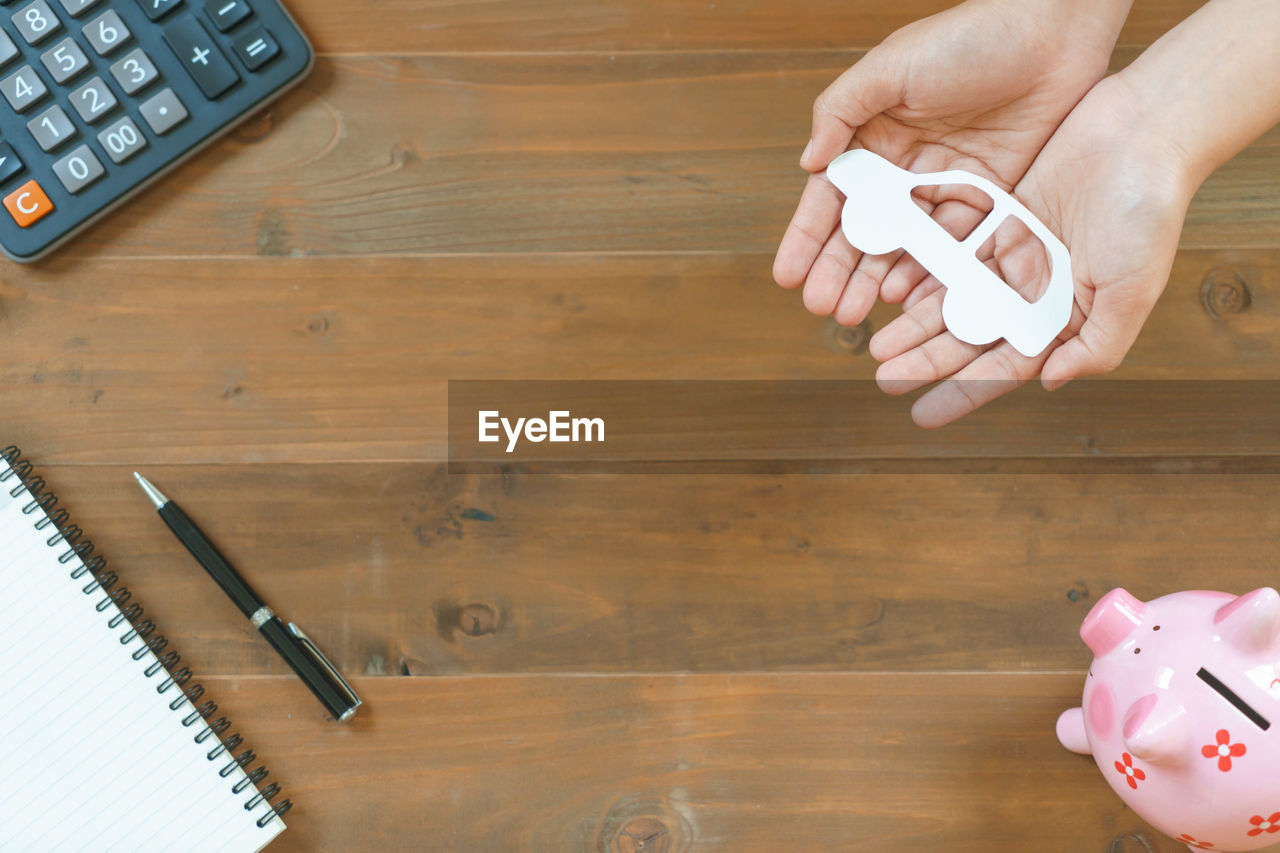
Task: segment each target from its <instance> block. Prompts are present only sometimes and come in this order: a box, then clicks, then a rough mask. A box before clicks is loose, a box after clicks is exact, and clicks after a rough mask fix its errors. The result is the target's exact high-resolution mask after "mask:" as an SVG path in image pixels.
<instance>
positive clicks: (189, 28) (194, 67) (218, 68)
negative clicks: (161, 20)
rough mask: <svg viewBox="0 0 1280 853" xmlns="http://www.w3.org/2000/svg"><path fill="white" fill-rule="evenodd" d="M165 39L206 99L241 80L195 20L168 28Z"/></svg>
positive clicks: (183, 21) (183, 20)
mask: <svg viewBox="0 0 1280 853" xmlns="http://www.w3.org/2000/svg"><path fill="white" fill-rule="evenodd" d="M164 40H165V43H166V44H168V45H169V48H170V49H171V50H172V51H173V54H174V56H176V57H178V59H179V60H180V61H181V62H182V63H183V66H184V67H185V68H186V69H187V72H188V73H189V74H190V75H191V78H192V79H193V80H195V81H196V85H197V86H199V87H200V91H202V92H204V95H205V97H206V98H209V99H213V98H216V97H218V96H219V95H221V94H222V93H223V92H225V91H227V90H228V89H230V88H231V87H232V86H234V85H235V84H236V83H238V82H239V81H240V75H239V74H237V73H236V70H235V69H234V68H232V67H231V63H230V62H228V61H227V58H226V57H225V56H223V55H222V51H221V49H219V47H218V45H217V43H216V42H215V41H214V40H213V37H212V36H211V35H209V31H208V30H206V29H205V28H204V25H203V24H201V23H200V22H199V21H198V20H196V19H195V18H183V19H182V20H180V21H178V22H176V23H174V24H171V25H170V26H168V27H166V28H165V31H164Z"/></svg>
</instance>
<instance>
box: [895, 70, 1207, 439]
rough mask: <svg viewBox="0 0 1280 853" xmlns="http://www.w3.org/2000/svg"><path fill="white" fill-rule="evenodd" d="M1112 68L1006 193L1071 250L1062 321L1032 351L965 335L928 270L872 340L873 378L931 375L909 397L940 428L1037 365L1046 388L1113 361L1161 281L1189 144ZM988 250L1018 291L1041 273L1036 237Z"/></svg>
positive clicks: (1177, 218)
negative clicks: (1166, 131)
mask: <svg viewBox="0 0 1280 853" xmlns="http://www.w3.org/2000/svg"><path fill="white" fill-rule="evenodd" d="M1139 101H1140V98H1138V96H1137V94H1136V93H1135V92H1134V91H1133V89H1132V87H1131V86H1129V84H1128V83H1127V82H1125V80H1124V79H1123V78H1122V77H1120V76H1119V75H1117V76H1115V77H1110V78H1108V79H1107V80H1105V81H1103V82H1102V83H1099V84H1098V85H1097V86H1096V87H1094V89H1093V90H1092V91H1091V92H1089V94H1088V95H1087V96H1086V97H1085V99H1084V100H1083V101H1081V103H1080V105H1079V106H1077V107H1076V108H1075V110H1074V111H1072V113H1071V115H1070V116H1068V117H1067V120H1066V121H1065V122H1063V124H1062V127H1061V128H1060V129H1059V130H1058V131H1057V133H1055V134H1054V136H1053V138H1052V139H1050V140H1049V142H1048V144H1047V145H1045V147H1044V150H1043V151H1042V152H1041V153H1040V156H1039V157H1037V158H1036V160H1035V163H1034V164H1033V165H1032V166H1031V168H1030V170H1028V172H1027V174H1026V176H1025V177H1024V178H1023V179H1022V181H1020V182H1019V184H1018V185H1017V187H1016V189H1015V190H1014V193H1015V194H1016V195H1017V197H1018V199H1019V200H1020V201H1021V202H1022V203H1023V204H1024V205H1026V207H1027V208H1028V209H1029V210H1030V211H1031V212H1032V213H1033V214H1035V215H1036V216H1037V217H1039V218H1040V220H1041V221H1042V222H1043V223H1044V224H1045V225H1046V226H1047V227H1048V228H1049V230H1051V231H1053V232H1054V233H1055V234H1057V235H1059V236H1060V237H1061V238H1062V240H1063V242H1064V243H1066V244H1067V245H1068V246H1069V247H1070V250H1071V265H1072V274H1073V278H1074V285H1075V305H1074V307H1073V309H1072V316H1071V321H1070V323H1069V324H1068V326H1067V328H1066V329H1064V330H1063V332H1062V333H1061V334H1060V335H1059V336H1058V338H1057V339H1056V340H1055V341H1053V342H1052V343H1051V344H1050V345H1049V346H1048V347H1047V348H1046V349H1045V351H1044V352H1042V353H1040V354H1039V355H1037V356H1035V357H1032V358H1029V357H1027V356H1024V355H1022V354H1020V353H1019V352H1018V351H1017V350H1015V349H1014V348H1013V347H1012V346H1011V345H1010V344H1009V343H1008V342H1007V341H998V342H996V343H994V344H990V345H987V346H973V345H971V344H966V343H964V342H962V341H960V340H958V339H957V338H956V337H954V336H953V335H952V334H951V333H950V332H947V331H946V329H945V328H944V326H943V322H942V311H941V308H942V298H943V295H944V293H945V291H944V290H942V289H941V286H940V285H939V284H938V283H937V282H936V280H933V279H929V278H925V279H924V280H922V281H921V282H920V283H919V284H917V285H916V286H915V287H914V289H913V292H912V293H911V294H910V295H909V296H908V299H907V303H908V305H909V307H908V309H907V310H906V312H905V313H904V314H903V315H902V316H900V317H898V318H897V319H895V320H894V321H893V322H891V323H890V324H888V325H887V326H885V327H884V328H883V329H881V330H880V331H879V332H878V333H876V335H875V336H874V337H873V338H872V339H871V344H870V349H871V354H872V356H873V357H874V358H875V359H876V360H878V361H882V362H884V363H883V364H882V365H881V366H880V368H879V370H878V371H877V373H876V380H877V382H878V383H879V384H880V386H881V388H883V389H884V390H885V391H888V392H889V393H894V394H902V393H906V392H908V391H912V390H915V389H916V388H919V387H921V386H923V385H926V384H929V383H931V382H935V381H938V380H946V381H944V382H942V384H940V385H938V386H937V387H935V388H932V389H930V390H929V391H928V392H927V393H925V394H924V395H923V396H922V397H921V398H920V399H919V400H917V401H916V403H915V405H914V406H913V407H912V418H913V420H915V422H916V423H917V424H919V425H920V426H924V427H937V426H942V425H943V424H946V423H949V422H951V421H953V420H955V419H957V418H959V417H962V416H963V415H965V414H968V413H969V412H971V411H973V410H974V409H976V408H978V407H979V406H981V405H983V404H984V403H987V402H989V401H990V400H992V399H995V398H996V397H999V396H1000V395H1002V394H1005V393H1007V392H1009V391H1011V390H1013V389H1014V388H1016V387H1018V386H1019V385H1021V384H1023V383H1024V382H1026V381H1027V380H1028V379H1031V378H1033V377H1034V376H1036V375H1037V374H1040V375H1041V378H1042V382H1043V384H1044V386H1045V387H1046V388H1048V389H1053V388H1056V387H1060V386H1061V385H1063V384H1065V383H1066V382H1067V381H1069V380H1070V379H1073V378H1076V377H1079V376H1086V375H1090V374H1097V373H1105V372H1108V371H1110V370H1113V369H1114V368H1115V367H1117V366H1118V365H1119V364H1120V361H1121V359H1123V357H1124V355H1125V353H1126V352H1128V350H1129V347H1130V346H1132V344H1133V341H1134V340H1135V339H1136V338H1137V336H1138V332H1139V331H1140V329H1141V328H1142V324H1143V323H1144V322H1145V320H1146V318H1147V315H1148V314H1149V313H1150V312H1151V309H1152V307H1153V306H1154V305H1155V303H1156V300H1157V298H1158V297H1159V296H1160V293H1161V292H1162V291H1163V290H1164V286H1165V283H1166V282H1167V280H1168V276H1169V270H1170V268H1171V267H1172V265H1173V257H1174V254H1175V252H1176V250H1177V247H1178V237H1179V235H1180V233H1181V228H1182V221H1183V218H1184V217H1185V215H1186V211H1187V205H1188V203H1189V202H1190V199H1191V196H1192V194H1193V193H1194V191H1195V188H1196V186H1197V183H1198V181H1197V177H1198V173H1197V170H1196V168H1195V164H1193V163H1192V162H1191V159H1190V157H1189V156H1188V154H1187V152H1186V151H1185V150H1184V149H1182V148H1181V147H1180V146H1179V145H1178V144H1176V143H1175V142H1173V141H1172V140H1170V139H1169V138H1168V137H1167V136H1165V135H1162V134H1160V133H1158V132H1156V131H1153V130H1152V129H1151V127H1152V126H1151V125H1150V124H1149V123H1148V122H1147V121H1146V120H1145V118H1144V117H1142V114H1141V111H1140V110H1137V109H1136V108H1135V104H1136V103H1137V102H1139ZM996 236H997V239H996V240H995V241H994V243H995V245H994V251H992V250H990V248H989V250H988V252H987V253H986V257H983V256H982V255H980V256H979V257H980V259H982V260H984V261H986V262H987V263H988V265H990V266H992V268H993V269H995V270H996V271H997V272H998V273H1000V274H1003V275H1004V277H1005V280H1006V281H1009V282H1010V283H1011V284H1012V283H1014V282H1015V281H1017V282H1018V283H1019V285H1020V286H1021V287H1022V288H1025V290H1024V291H1023V295H1024V296H1028V297H1031V296H1034V295H1035V293H1034V291H1037V290H1038V289H1040V288H1042V287H1043V286H1044V283H1045V281H1046V278H1047V268H1046V266H1045V264H1044V260H1043V259H1044V252H1043V249H1042V248H1041V247H1040V245H1039V243H1038V241H1036V240H1035V239H1034V238H1033V239H1030V240H1012V241H1007V242H1005V243H1003V244H1002V243H1001V241H1000V239H999V236H1000V232H999V231H998V232H997V235H996Z"/></svg>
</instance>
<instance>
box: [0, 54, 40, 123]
mask: <svg viewBox="0 0 1280 853" xmlns="http://www.w3.org/2000/svg"><path fill="white" fill-rule="evenodd" d="M0 92H2V93H3V94H4V98H5V100H6V101H8V102H9V106H11V107H13V109H14V111H16V112H20V113H22V112H26V111H27V110H29V109H30V108H31V107H32V106H33V105H34V104H36V103H37V102H38V101H39V100H40V99H41V98H43V97H44V96H45V95H47V94H49V89H48V88H47V87H46V86H45V85H44V81H43V80H41V79H40V75H39V74H37V73H36V70H35V69H34V68H32V67H31V66H30V65H24V66H22V67H21V68H19V69H18V70H17V71H15V72H13V73H12V74H10V75H9V76H8V77H6V78H5V79H4V80H2V81H0Z"/></svg>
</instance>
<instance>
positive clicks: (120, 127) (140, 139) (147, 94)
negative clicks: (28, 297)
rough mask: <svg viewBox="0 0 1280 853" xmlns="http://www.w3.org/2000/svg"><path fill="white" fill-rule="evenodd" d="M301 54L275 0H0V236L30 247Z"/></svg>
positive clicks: (198, 137) (226, 124)
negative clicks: (3, 209)
mask: <svg viewBox="0 0 1280 853" xmlns="http://www.w3.org/2000/svg"><path fill="white" fill-rule="evenodd" d="M312 58H313V53H312V50H311V47H310V45H308V44H307V42H306V39H305V37H304V36H303V35H302V34H301V33H299V32H298V31H297V27H296V25H295V24H294V23H293V21H292V20H291V19H290V18H289V16H288V14H287V13H286V12H285V11H284V10H283V9H282V8H281V6H280V0H0V200H2V201H3V206H4V208H5V211H7V214H6V213H5V212H0V248H2V249H3V250H4V252H5V253H6V254H8V255H9V256H10V257H13V258H16V259H18V260H24V259H31V258H35V257H38V256H40V255H41V254H43V252H44V251H46V250H47V249H48V248H49V247H50V246H52V245H55V244H57V243H58V242H61V240H63V239H65V238H66V237H68V236H69V235H70V234H72V233H74V232H75V231H77V230H79V229H80V228H83V227H85V226H86V225H87V223H89V222H91V221H92V220H93V219H95V218H97V217H98V216H100V215H101V214H102V213H103V212H105V211H106V210H108V209H110V208H112V207H114V206H115V205H116V204H118V203H119V202H120V201H122V200H123V198H125V197H126V196H128V195H129V194H130V193H131V192H132V191H134V190H136V189H137V188H138V187H139V186H141V185H142V184H144V183H145V182H147V181H148V180H150V179H152V178H153V177H155V176H156V175H157V174H159V173H160V172H163V171H167V170H168V169H169V168H171V167H172V166H173V165H175V164H176V163H177V162H178V161H179V160H180V159H181V158H182V157H183V156H185V155H187V154H189V153H191V152H192V151H193V150H195V149H197V148H200V147H203V146H204V145H206V144H208V143H209V142H210V141H212V139H214V138H216V137H217V136H218V135H220V134H221V133H223V132H225V131H226V130H227V129H228V128H230V127H232V126H234V125H235V124H236V123H238V122H239V121H241V120H242V119H244V118H245V117H246V116H247V115H249V114H250V113H251V112H252V111H253V110H255V109H258V108H260V107H261V106H262V105H263V104H264V103H266V101H267V100H269V99H270V97H271V96H273V95H275V94H277V93H278V92H279V91H281V90H282V89H284V88H286V87H288V86H289V85H291V84H293V83H295V82H297V81H298V80H299V79H301V77H302V75H303V74H304V73H305V72H306V71H307V70H309V68H310V65H311V61H312ZM18 185H21V186H18Z"/></svg>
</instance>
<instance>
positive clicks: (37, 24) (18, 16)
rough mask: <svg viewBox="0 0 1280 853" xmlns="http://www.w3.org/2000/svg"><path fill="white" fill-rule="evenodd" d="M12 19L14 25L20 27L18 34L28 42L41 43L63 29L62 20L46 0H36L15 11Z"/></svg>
mask: <svg viewBox="0 0 1280 853" xmlns="http://www.w3.org/2000/svg"><path fill="white" fill-rule="evenodd" d="M12 20H13V25H14V26H15V27H17V28H18V34H19V35H21V36H22V37H23V38H24V39H26V40H27V44H39V43H40V42H42V41H44V40H45V39H47V38H48V37H49V36H51V35H53V34H54V33H56V32H57V31H58V30H60V29H62V22H61V21H59V20H58V16H57V15H55V14H53V10H52V9H50V8H49V4H48V3H46V2H44V0H35V2H34V3H32V4H31V5H29V6H27V7H25V8H23V9H21V10H20V11H17V12H14V13H13V18H12Z"/></svg>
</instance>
